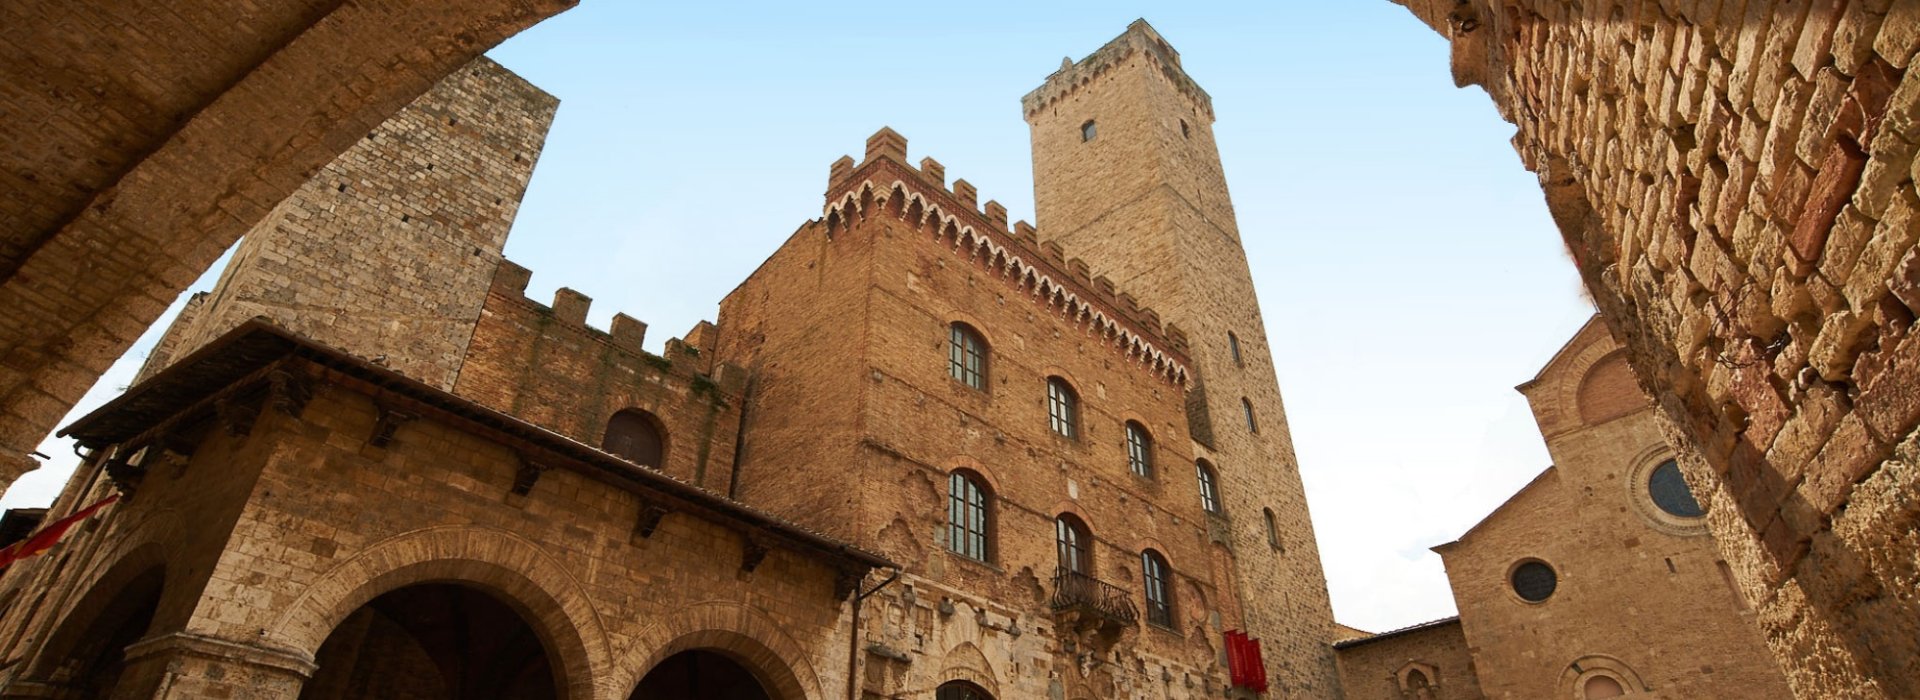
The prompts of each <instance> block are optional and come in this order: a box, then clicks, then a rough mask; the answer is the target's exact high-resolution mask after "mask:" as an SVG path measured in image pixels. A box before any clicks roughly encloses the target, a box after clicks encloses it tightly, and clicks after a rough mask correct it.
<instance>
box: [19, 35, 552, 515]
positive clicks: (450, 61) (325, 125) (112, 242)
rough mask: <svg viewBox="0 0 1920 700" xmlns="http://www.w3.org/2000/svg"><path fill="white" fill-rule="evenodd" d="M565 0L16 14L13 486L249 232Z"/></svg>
mask: <svg viewBox="0 0 1920 700" xmlns="http://www.w3.org/2000/svg"><path fill="white" fill-rule="evenodd" d="M571 5H572V3H571V2H569V1H567V0H540V1H537V2H523V1H521V0H513V1H511V2H502V1H495V0H458V1H454V2H410V3H376V4H368V3H339V2H331V3H328V2H303V1H299V0H289V1H277V2H265V3H252V4H246V5H236V4H234V3H229V2H223V1H220V0H214V1H211V2H207V1H198V0H188V1H176V0H166V1H164V2H112V3H99V2H63V1H59V0H27V1H25V2H11V3H8V4H7V6H6V7H5V8H4V9H0V46H4V47H5V50H0V86H4V87H0V114H4V115H5V116H4V118H3V119H0V134H3V136H0V140H4V141H5V142H6V143H8V144H11V145H10V147H9V148H7V149H6V153H4V154H0V189H4V190H5V191H7V192H9V193H10V196H9V197H7V198H6V200H5V202H4V203H0V221H4V222H6V223H5V225H4V230H0V360H4V361H0V485H4V484H9V483H11V482H12V481H13V479H14V477H16V476H18V475H19V474H20V473H22V472H24V471H26V470H27V469H30V468H32V466H33V463H32V462H31V460H29V459H28V458H26V457H25V455H26V453H28V452H30V451H32V450H33V449H34V448H35V446H36V445H37V444H38V443H39V442H40V441H41V440H42V439H43V438H44V437H45V436H46V434H47V433H48V432H49V431H50V430H51V429H52V428H53V424H54V421H57V420H59V418H60V416H62V415H64V414H65V413H66V412H67V410H68V408H69V407H71V406H72V404H73V402H74V401H76V400H78V399H79V397H80V395H81V394H83V393H85V392H86V390H87V389H88V388H89V387H90V386H92V385H93V383H94V380H95V379H97V378H98V377H99V375H100V373H101V372H104V371H105V370H106V368H107V366H108V365H109V364H111V363H112V362H113V361H114V359H116V358H118V357H119V356H120V355H121V354H122V353H124V352H125V351H126V349H127V347H128V346H129V345H131V344H132V343H133V341H134V340H135V339H137V338H138V337H139V336H140V334H141V333H142V332H144V331H145V330H146V328H147V326H148V325H149V324H151V323H153V321H154V319H156V318H158V317H159V316H160V314H161V313H162V312H164V311H165V310H166V308H167V306H168V305H169V304H171V303H172V302H173V300H174V297H175V296H176V295H178V294H179V293H180V291H181V290H183V289H185V288H186V287H187V285H189V284H191V283H192V282H193V280H195V279H197V278H198V277H199V276H200V274H201V273H202V272H204V271H205V270H206V269H207V267H208V266H209V265H211V264H213V262H214V261H215V260H216V259H218V258H219V256H220V254H221V253H222V252H223V251H225V250H226V249H227V248H228V247H229V246H231V245H232V244H233V242H234V240H235V239H237V238H238V237H239V236H240V234H241V233H242V232H244V231H246V230H247V229H248V228H249V227H251V226H253V225H254V224H255V223H256V222H258V221H260V220H261V219H262V218H264V217H265V216H266V215H267V213H268V212H269V210H270V209H272V208H273V207H274V206H275V205H277V204H278V203H279V202H281V201H282V200H284V199H286V197H287V196H288V195H289V194H290V193H292V192H293V191H294V190H295V189H296V188H298V187H299V186H300V184H301V183H302V182H305V181H306V180H307V178H308V177H310V176H311V175H312V174H313V172H314V171H315V170H316V169H318V168H320V167H321V166H322V165H324V164H325V163H327V162H328V161H329V160H332V159H333V158H334V157H335V156H337V155H339V154H340V153H341V152H343V151H345V150H346V149H347V148H349V147H350V146H352V145H353V144H354V143H355V142H356V141H357V140H359V138H360V137H361V136H362V135H364V134H366V133H367V131H368V130H370V129H372V128H374V127H375V126H376V125H378V124H379V123H380V122H382V121H384V120H385V119H386V118H387V117H388V116H389V115H391V114H393V113H394V112H395V111H396V110H398V109H400V108H401V107H402V106H403V105H405V104H406V103H407V102H408V101H410V100H412V99H414V98H415V97H417V96H419V95H420V94H421V93H422V92H424V91H426V90H427V88H429V87H430V86H432V85H433V84H434V83H435V82H437V81H438V80H440V79H441V77H443V76H445V75H446V74H448V73H450V72H452V71H454V70H455V69H457V68H458V67H460V66H461V65H464V64H466V63H468V62H469V61H471V60H472V59H473V58H474V57H475V56H478V55H480V53H481V52H483V51H485V50H486V49H488V48H490V47H491V46H493V45H494V44H496V43H498V42H499V41H500V40H501V39H504V38H506V37H507V36H510V35H512V34H514V33H515V32H518V31H520V30H521V29H524V28H526V27H527V26H530V25H532V24H533V23H534V22H537V21H539V20H541V19H543V18H545V17H547V16H550V15H552V14H554V13H557V12H559V11H561V10H563V9H565V8H567V7H569V6H571Z"/></svg>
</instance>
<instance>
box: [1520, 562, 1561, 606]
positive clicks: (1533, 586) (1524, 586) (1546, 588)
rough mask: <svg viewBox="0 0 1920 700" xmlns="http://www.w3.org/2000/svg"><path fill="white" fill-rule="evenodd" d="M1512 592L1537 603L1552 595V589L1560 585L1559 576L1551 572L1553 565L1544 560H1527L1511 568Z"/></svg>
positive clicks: (1525, 599)
mask: <svg viewBox="0 0 1920 700" xmlns="http://www.w3.org/2000/svg"><path fill="white" fill-rule="evenodd" d="M1512 582H1513V592H1514V593H1516V594H1518V595H1519V596H1520V599H1521V600H1524V601H1527V602H1529V603H1538V602H1541V601H1544V600H1546V599H1548V598H1551V597H1553V589H1555V588H1558V587H1559V586H1560V578H1559V577H1558V576H1555V575H1554V573H1553V567H1551V566H1547V565H1546V563H1544V562H1539V561H1529V562H1526V563H1523V564H1521V565H1519V566H1516V567H1514V569H1513V578H1512Z"/></svg>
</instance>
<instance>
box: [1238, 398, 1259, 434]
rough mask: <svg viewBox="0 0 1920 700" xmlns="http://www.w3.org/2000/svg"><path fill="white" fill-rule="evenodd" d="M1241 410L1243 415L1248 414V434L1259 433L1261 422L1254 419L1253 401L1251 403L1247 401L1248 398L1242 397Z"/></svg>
mask: <svg viewBox="0 0 1920 700" xmlns="http://www.w3.org/2000/svg"><path fill="white" fill-rule="evenodd" d="M1240 410H1241V411H1242V412H1243V413H1246V414H1247V432H1250V433H1259V432H1260V422H1259V421H1256V420H1254V418H1253V402H1252V401H1249V400H1247V398H1246V397H1244V396H1243V397H1241V398H1240Z"/></svg>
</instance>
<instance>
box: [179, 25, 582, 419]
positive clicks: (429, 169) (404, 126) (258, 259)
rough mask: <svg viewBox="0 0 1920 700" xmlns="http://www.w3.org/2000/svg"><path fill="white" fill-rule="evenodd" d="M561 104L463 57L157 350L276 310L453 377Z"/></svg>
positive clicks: (277, 221)
mask: <svg viewBox="0 0 1920 700" xmlns="http://www.w3.org/2000/svg"><path fill="white" fill-rule="evenodd" d="M557 107H558V101H557V100H555V99H554V98H553V97H552V96H551V95H548V94H546V93H545V92H542V91H541V90H540V89H539V88H536V87H534V86H533V85H531V84H529V83H527V82H526V81H525V80H522V79H521V78H520V77H519V76H517V75H514V74H513V73H512V72H511V71H508V70H507V69H505V68H502V67H501V66H500V65H499V64H496V63H494V62H493V61H491V60H488V59H486V58H480V59H478V60H475V61H474V62H473V63H472V64H469V65H468V66H466V67H465V68H462V69H460V70H458V71H455V72H454V73H453V74H452V75H450V76H448V77H447V79H445V80H443V81H441V82H440V83H439V84H438V85H435V86H434V88H433V89H432V90H429V91H427V93H426V94H425V95H422V96H420V98H419V99H418V100H415V101H414V102H413V104H410V105H408V106H407V107H406V108H405V109H403V110H401V111H400V112H399V113H398V114H395V115H394V116H393V118H391V119H388V120H387V121H386V122H383V123H382V124H380V126H378V127H375V128H374V129H372V130H370V131H368V132H366V134H364V138H362V139H360V141H359V142H358V143H356V144H355V145H354V146H353V147H352V148H349V149H347V151H346V152H345V153H343V154H341V155H340V157H339V158H337V159H335V160H334V161H333V162H331V163H328V164H327V166H326V167H324V168H321V169H320V171H319V172H318V173H316V174H315V175H314V176H313V178H312V179H309V180H308V181H307V183H306V184H305V185H302V186H301V187H300V189H299V190H297V191H295V192H294V193H293V196H291V197H289V198H287V200H286V201H284V202H281V203H280V204H279V205H278V206H276V207H274V209H273V212H272V213H271V214H269V215H268V216H267V217H266V218H265V219H264V220H262V221H261V222H260V224H259V225H257V226H255V227H254V228H253V229H252V230H250V231H248V232H247V235H246V237H245V239H243V240H242V242H241V244H240V247H239V249H238V250H236V251H235V252H234V255H233V259H232V260H231V261H230V262H229V263H228V265H227V269H226V271H225V272H224V273H223V274H222V276H221V278H220V282H219V284H217V285H216V286H215V287H214V288H213V290H212V292H211V293H210V294H209V296H208V297H207V299H206V301H205V302H204V303H203V305H202V306H201V308H199V309H198V310H197V312H196V313H193V314H189V315H183V316H182V320H181V321H177V322H176V325H188V326H189V327H188V328H186V329H184V330H182V331H180V332H179V338H178V339H177V340H174V339H173V336H174V333H173V332H169V333H168V336H169V341H168V343H167V344H166V345H167V346H168V347H167V348H166V350H167V352H166V353H165V354H161V353H156V354H155V356H154V359H157V360H163V361H164V359H165V357H168V356H171V357H181V356H185V355H186V354H189V353H191V352H192V351H193V349H195V348H198V347H199V346H201V345H204V344H206V343H207V342H208V341H211V340H213V339H214V338H217V337H219V336H221V335H222V334H224V333H226V332H227V331H229V330H232V329H233V328H234V327H235V326H238V325H240V324H241V323H243V322H245V321H246V320H247V319H250V318H254V317H257V316H265V317H267V318H270V319H272V320H273V322H274V323H275V324H276V325H279V326H282V327H284V328H287V329H289V330H292V331H294V332H297V333H300V334H301V335H304V336H307V337H309V338H313V339H314V340H317V341H320V342H322V343H326V344H328V345H331V346H334V347H337V348H341V349H343V350H346V351H348V352H351V353H354V354H356V355H360V356H362V357H367V358H380V361H381V362H384V363H385V364H386V366H388V367H391V368H393V369H394V370H395V371H398V372H400V373H401V374H405V375H407V376H410V377H413V378H416V379H419V380H421V381H424V382H427V383H428V384H432V385H434V386H437V387H440V388H442V389H451V388H452V387H453V384H454V378H455V376H456V375H457V374H458V372H459V371H460V365H461V363H462V362H463V361H465V356H466V350H467V342H468V340H469V339H470V338H472V336H473V333H474V324H475V323H476V322H477V320H478V319H479V317H480V307H481V304H482V303H483V302H485V301H486V299H487V289H488V287H489V284H490V282H491V280H492V278H493V274H494V268H495V267H496V266H498V265H499V264H500V261H501V257H500V251H501V249H502V247H504V246H505V245H506V241H507V230H508V228H509V227H511V226H512V224H513V217H514V213H515V211H517V210H518V209H519V207H520V197H521V196H522V195H523V194H525V193H526V189H527V181H528V179H529V178H531V177H532V175H533V165H534V161H535V160H537V159H538V158H539V156H540V148H541V145H542V144H543V143H544V142H545V141H546V135H547V129H548V127H549V126H551V125H552V123H553V114H554V110H555V109H556V108H557ZM164 366H165V365H164V362H153V361H150V362H149V363H148V366H147V368H146V369H145V370H144V371H143V372H142V375H143V376H145V375H148V374H151V373H152V372H154V371H157V370H158V369H160V368H163V367H164Z"/></svg>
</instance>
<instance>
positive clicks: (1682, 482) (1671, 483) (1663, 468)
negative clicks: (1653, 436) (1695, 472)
mask: <svg viewBox="0 0 1920 700" xmlns="http://www.w3.org/2000/svg"><path fill="white" fill-rule="evenodd" d="M1647 495H1649V496H1652V497H1653V504H1654V505H1656V506H1659V507H1660V510H1663V511H1666V512H1667V514H1668V515H1672V516H1674V517H1678V518H1698V517H1700V516H1703V515H1706V514H1707V511H1706V510H1704V509H1702V508H1701V507H1700V502H1699V501H1696V500H1694V498H1693V492H1692V491H1689V490H1687V480H1686V478H1685V477H1682V476H1680V465H1678V464H1675V463H1674V461H1673V460H1671V459H1669V460H1667V461H1665V462H1661V463H1660V466H1658V467H1654V468H1653V473H1652V474H1649V475H1647Z"/></svg>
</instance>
